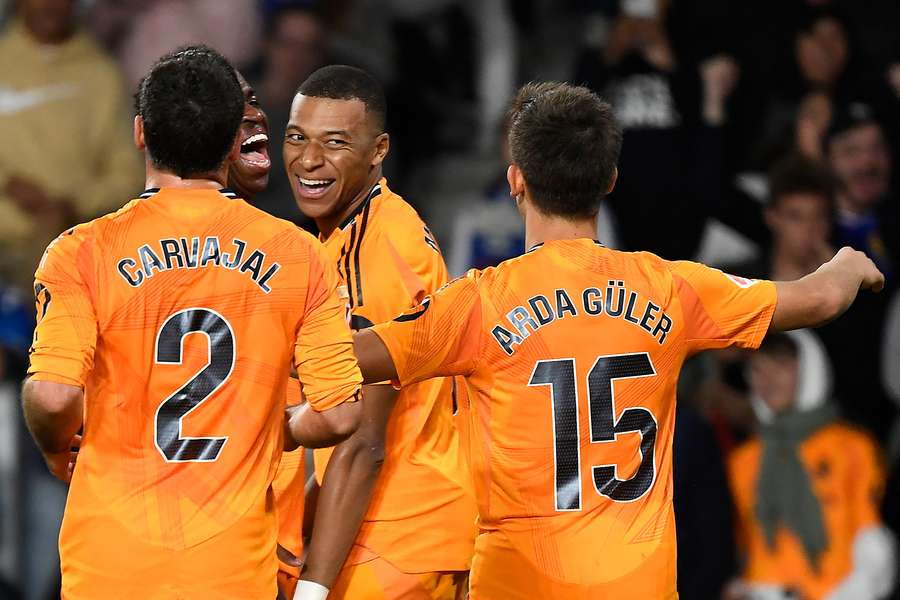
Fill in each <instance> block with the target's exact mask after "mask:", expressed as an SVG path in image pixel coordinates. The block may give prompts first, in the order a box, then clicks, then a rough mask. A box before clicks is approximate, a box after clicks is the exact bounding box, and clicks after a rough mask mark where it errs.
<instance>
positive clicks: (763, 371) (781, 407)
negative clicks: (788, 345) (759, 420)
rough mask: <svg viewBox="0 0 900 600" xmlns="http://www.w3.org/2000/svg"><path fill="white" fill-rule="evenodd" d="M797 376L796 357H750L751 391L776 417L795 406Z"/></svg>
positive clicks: (762, 355)
mask: <svg viewBox="0 0 900 600" xmlns="http://www.w3.org/2000/svg"><path fill="white" fill-rule="evenodd" d="M797 375H798V368H797V359H796V357H793V356H788V355H785V354H769V353H765V352H754V353H753V354H751V355H750V389H751V390H752V391H753V393H755V394H756V395H758V396H759V397H760V398H762V400H763V402H765V403H766V405H767V406H768V407H769V408H770V409H772V412H774V413H775V414H776V415H779V414H783V413H785V412H787V411H789V410H790V409H791V407H792V406H793V405H794V396H795V395H796V394H797V379H798V377H797Z"/></svg>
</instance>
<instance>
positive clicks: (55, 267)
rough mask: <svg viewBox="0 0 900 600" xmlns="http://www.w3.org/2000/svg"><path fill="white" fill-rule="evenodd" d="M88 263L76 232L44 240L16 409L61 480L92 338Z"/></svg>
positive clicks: (74, 441)
mask: <svg viewBox="0 0 900 600" xmlns="http://www.w3.org/2000/svg"><path fill="white" fill-rule="evenodd" d="M92 264H93V261H92V260H91V248H90V247H89V246H85V245H84V240H83V237H82V234H81V232H78V233H72V232H68V233H66V234H63V235H62V236H60V237H59V238H57V239H56V240H55V241H54V242H53V243H51V244H50V246H49V247H48V248H47V251H46V252H45V254H44V257H43V259H42V260H41V264H40V265H39V267H38V269H37V272H36V273H35V286H34V290H35V302H36V308H37V318H38V323H37V327H36V328H35V333H34V340H33V342H32V346H31V351H30V364H29V368H28V379H27V380H26V382H25V385H24V386H23V389H22V408H23V411H24V413H25V422H26V424H27V425H28V429H29V431H30V432H31V435H32V437H33V438H34V441H35V442H36V444H37V446H38V448H39V449H40V450H41V453H42V454H43V455H44V459H45V460H46V461H47V465H48V466H49V467H50V470H51V472H52V473H53V474H54V475H56V476H57V477H59V478H60V479H62V480H64V481H68V479H69V477H70V476H71V473H69V462H70V459H71V455H70V448H71V447H72V446H77V445H78V442H79V437H78V435H77V434H78V430H79V429H80V428H81V426H82V422H83V418H84V392H83V389H84V383H85V381H86V380H87V377H88V375H89V374H90V371H91V369H92V368H93V363H94V348H95V346H96V342H97V319H96V316H95V311H94V306H93V302H92V299H91V292H90V287H91V286H90V282H91V277H92V275H91V273H92Z"/></svg>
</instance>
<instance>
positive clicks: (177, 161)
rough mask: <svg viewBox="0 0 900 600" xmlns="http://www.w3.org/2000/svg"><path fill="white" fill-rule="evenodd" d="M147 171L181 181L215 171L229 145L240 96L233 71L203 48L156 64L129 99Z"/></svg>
mask: <svg viewBox="0 0 900 600" xmlns="http://www.w3.org/2000/svg"><path fill="white" fill-rule="evenodd" d="M135 110H136V112H137V114H138V115H139V116H140V117H141V119H142V120H143V131H144V142H145V144H146V146H147V152H148V154H149V156H150V160H151V162H152V163H153V165H154V166H155V167H156V168H158V169H162V170H165V171H169V172H172V173H175V174H176V175H178V176H179V177H182V178H187V177H191V176H196V175H200V174H207V173H212V172H215V171H216V170H218V169H219V168H220V167H221V166H222V163H223V162H224V161H225V158H226V156H227V155H228V152H229V150H231V147H232V145H233V144H234V139H235V136H236V135H237V132H238V127H239V126H240V123H241V118H242V117H243V114H244V96H243V93H242V92H241V86H240V84H239V83H238V80H237V77H236V76H235V72H234V68H233V67H232V66H231V65H230V64H229V63H228V61H227V60H225V58H224V57H222V55H221V54H219V53H218V52H216V51H215V50H213V49H212V48H209V47H208V46H203V45H195V46H186V47H183V48H179V49H178V50H176V51H174V52H172V53H170V54H166V55H165V56H163V57H162V58H160V59H159V60H157V61H156V63H155V64H154V65H153V67H152V68H151V69H150V72H149V73H148V74H147V75H146V76H145V77H144V78H143V79H142V80H141V83H140V84H139V86H138V91H137V94H135Z"/></svg>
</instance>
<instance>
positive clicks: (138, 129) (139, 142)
mask: <svg viewBox="0 0 900 600" xmlns="http://www.w3.org/2000/svg"><path fill="white" fill-rule="evenodd" d="M134 145H135V147H137V149H138V150H140V151H141V152H143V151H144V149H145V148H146V147H147V144H146V143H144V118H143V117H142V116H141V115H134Z"/></svg>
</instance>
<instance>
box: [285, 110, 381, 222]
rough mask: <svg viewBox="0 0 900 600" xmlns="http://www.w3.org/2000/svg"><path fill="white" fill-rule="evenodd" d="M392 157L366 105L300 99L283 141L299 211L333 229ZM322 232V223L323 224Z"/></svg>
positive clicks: (287, 166) (288, 170) (292, 111)
mask: <svg viewBox="0 0 900 600" xmlns="http://www.w3.org/2000/svg"><path fill="white" fill-rule="evenodd" d="M386 153H387V136H386V134H382V133H380V132H378V131H376V128H375V127H374V126H373V125H372V123H371V122H370V119H369V118H368V116H367V113H366V105H365V104H364V103H363V102H362V101H361V100H334V99H331V98H318V97H313V96H304V95H302V94H298V95H297V96H296V97H295V98H294V103H293V105H292V106H291V117H290V121H289V122H288V126H287V132H286V134H285V139H284V164H285V167H286V168H287V175H288V178H289V179H290V180H291V189H292V190H293V191H294V199H295V200H296V201H297V206H298V207H299V208H300V210H301V211H302V212H303V214H305V215H306V216H308V217H311V218H313V219H315V220H316V221H317V222H320V221H322V220H324V221H326V222H327V223H330V224H331V225H334V224H337V223H338V222H340V220H341V219H342V218H343V217H344V216H345V215H346V214H349V213H350V211H352V209H353V208H355V205H356V204H357V203H358V202H359V201H361V200H362V199H365V195H366V193H368V189H367V188H368V186H370V185H372V184H373V183H374V182H373V181H371V178H372V175H373V169H376V168H377V167H378V166H379V165H380V164H381V161H382V160H383V159H384V155H385V154H386ZM319 226H320V228H321V227H322V223H319Z"/></svg>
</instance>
